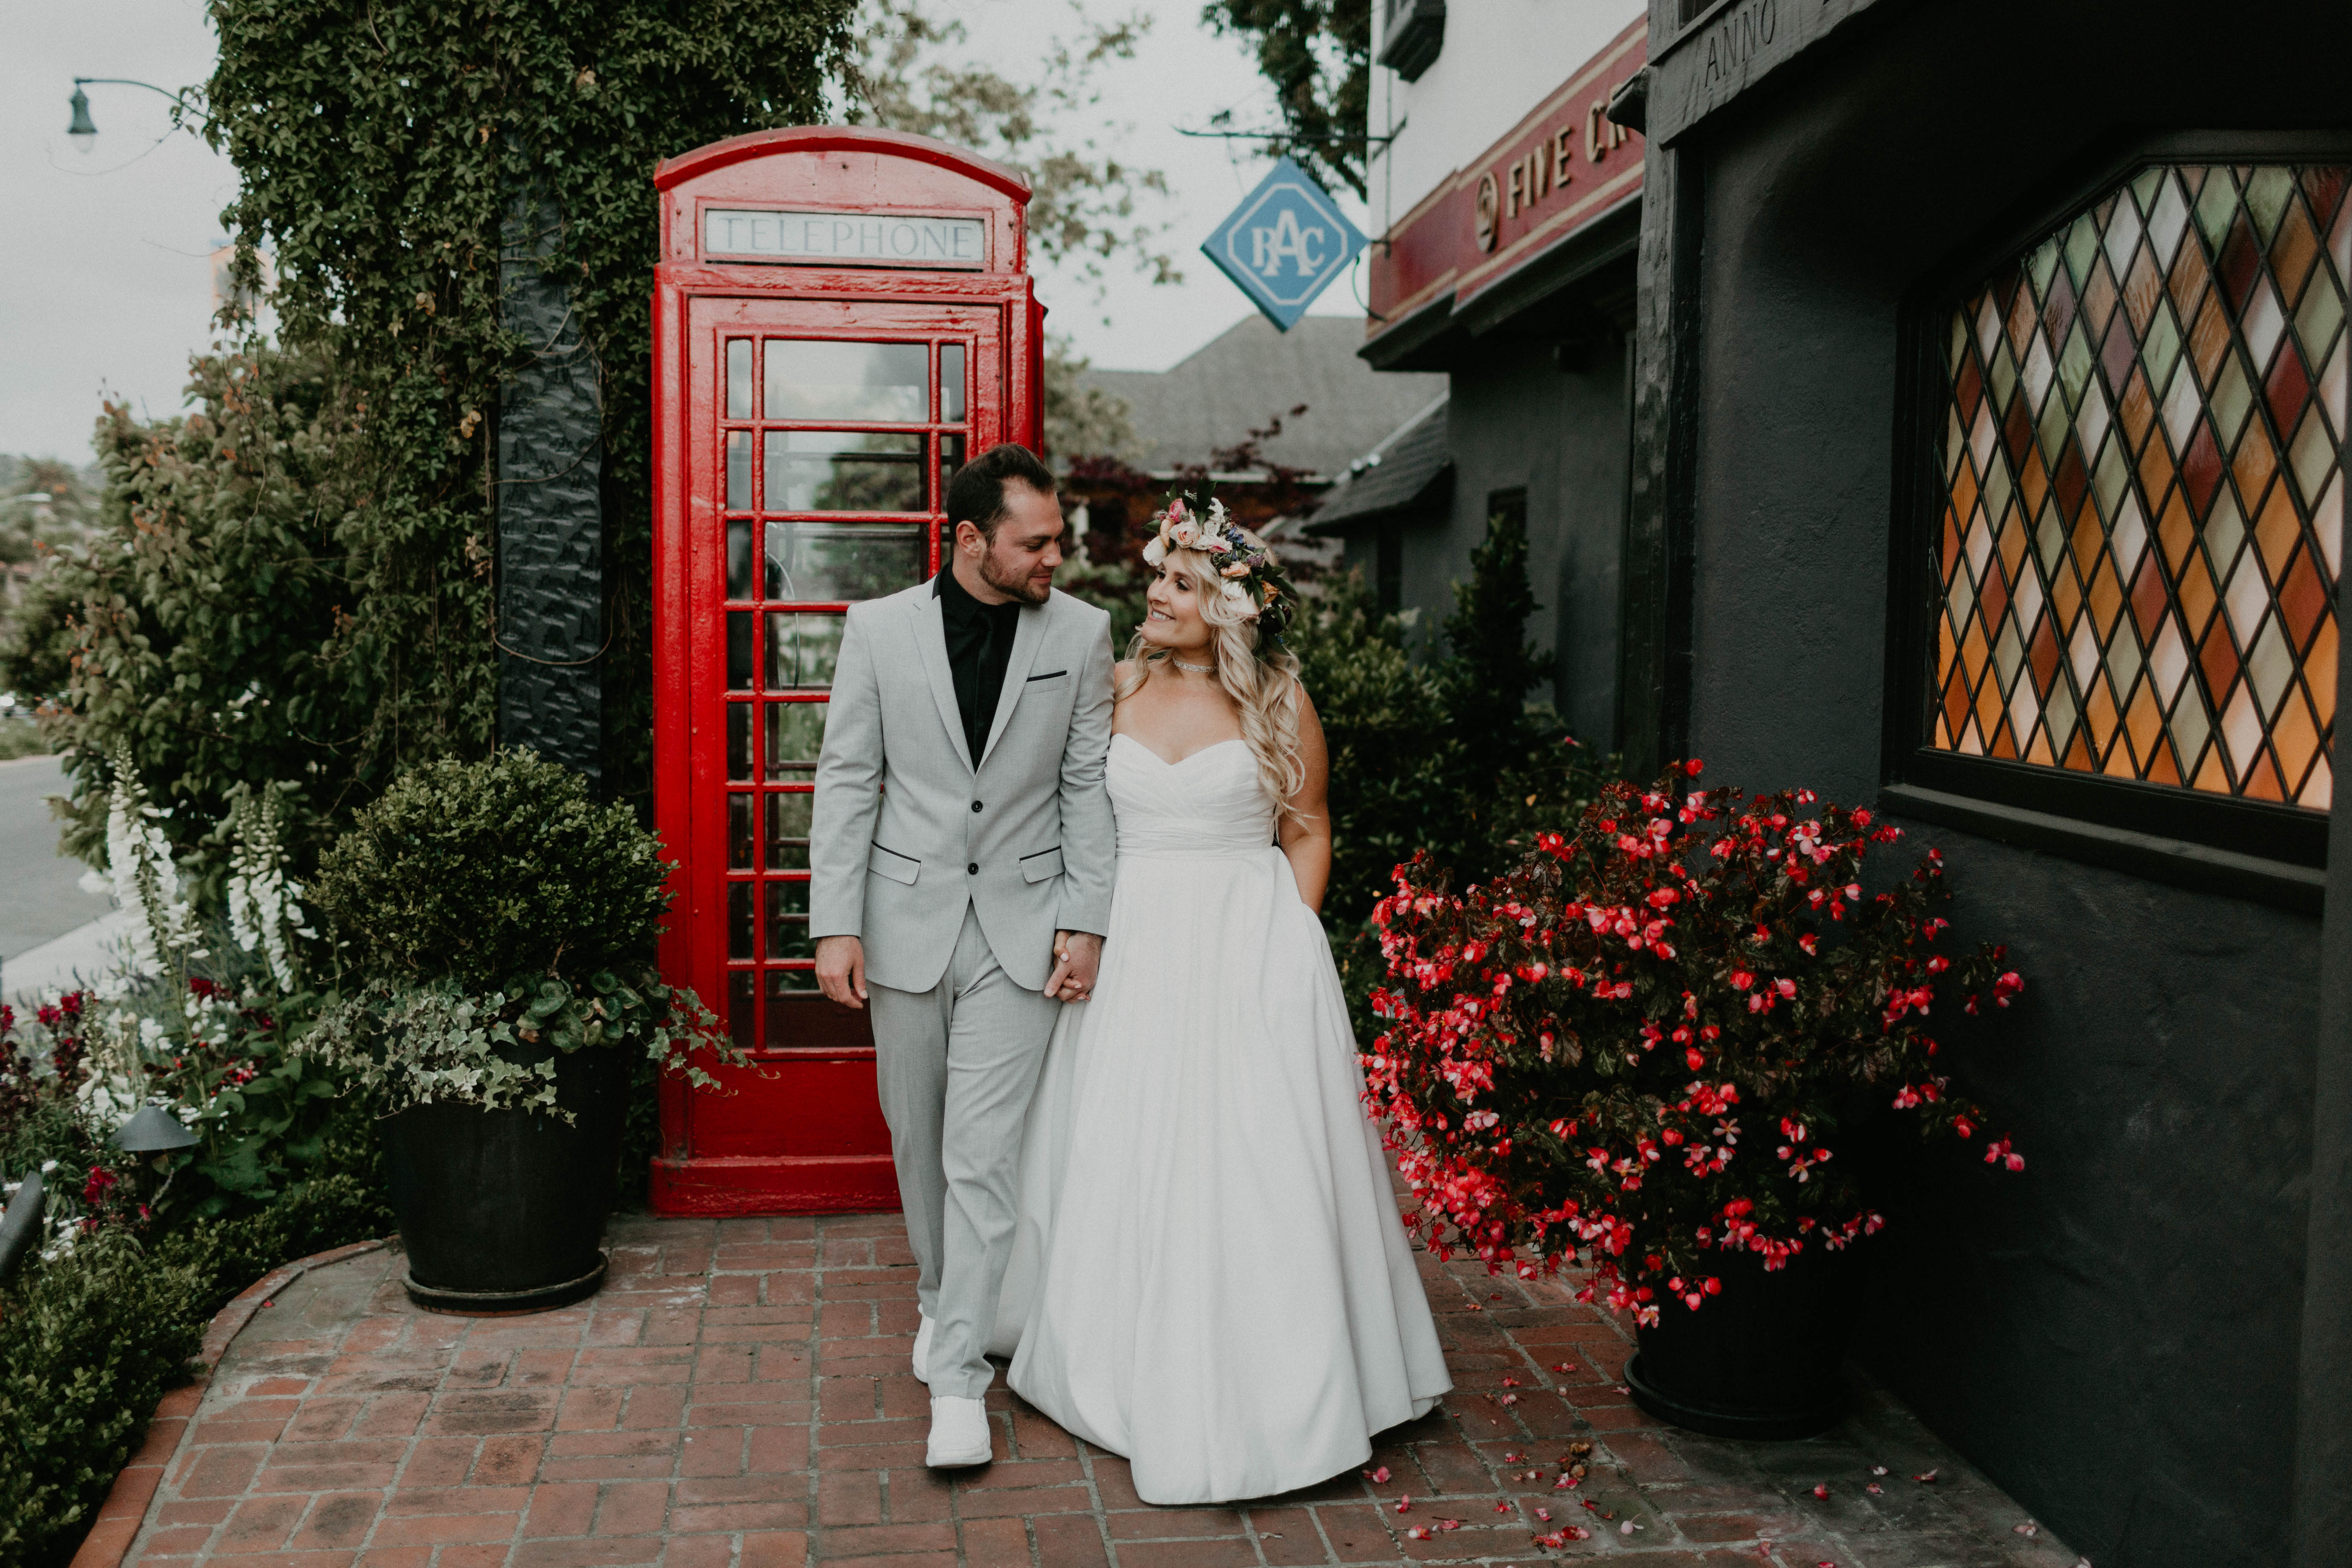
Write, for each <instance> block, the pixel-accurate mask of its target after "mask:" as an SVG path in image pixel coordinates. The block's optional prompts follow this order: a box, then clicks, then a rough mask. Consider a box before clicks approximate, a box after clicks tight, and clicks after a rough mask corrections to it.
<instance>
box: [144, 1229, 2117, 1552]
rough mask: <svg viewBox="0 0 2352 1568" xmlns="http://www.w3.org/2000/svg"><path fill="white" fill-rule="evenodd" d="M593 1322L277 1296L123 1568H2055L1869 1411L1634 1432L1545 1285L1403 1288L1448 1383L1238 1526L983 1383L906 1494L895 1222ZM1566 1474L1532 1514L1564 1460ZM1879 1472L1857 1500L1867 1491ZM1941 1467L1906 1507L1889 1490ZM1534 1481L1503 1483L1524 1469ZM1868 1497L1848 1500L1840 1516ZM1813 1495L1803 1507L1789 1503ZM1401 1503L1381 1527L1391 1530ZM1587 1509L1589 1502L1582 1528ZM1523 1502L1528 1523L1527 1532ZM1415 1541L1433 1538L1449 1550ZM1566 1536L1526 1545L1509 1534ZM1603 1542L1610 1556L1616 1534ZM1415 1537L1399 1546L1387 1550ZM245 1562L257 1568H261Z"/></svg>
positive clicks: (1435, 1270) (360, 1295) (915, 1435)
mask: <svg viewBox="0 0 2352 1568" xmlns="http://www.w3.org/2000/svg"><path fill="white" fill-rule="evenodd" d="M611 1239H612V1246H613V1264H614V1275H613V1279H612V1280H611V1282H610V1283H609V1284H608V1285H607V1287H606V1288H605V1289H604V1292H603V1294H601V1295H600V1296H598V1297H597V1298H596V1299H595V1300H593V1302H590V1303H587V1304H584V1305H582V1306H580V1307H577V1308H573V1309H571V1310H565V1311H560V1312H551V1313H545V1314H541V1315H539V1316H535V1317H526V1318H505V1319H479V1320H467V1319H458V1318H447V1317H436V1316H433V1315H429V1314H425V1313H421V1312H418V1311H416V1310H414V1309H412V1308H411V1307H410V1306H409V1305H408V1304H407V1301H406V1300H405V1299H404V1297H403V1295H402V1294H401V1291H400V1289H399V1285H398V1279H399V1270H400V1268H402V1267H403V1260H402V1258H401V1257H400V1255H399V1254H398V1253H397V1252H396V1251H393V1250H383V1251H376V1252H373V1253H368V1254H365V1255H363V1256H361V1257H356V1258H347V1259H344V1260H342V1261H341V1262H337V1263H333V1264H331V1265H328V1266H326V1267H324V1268H319V1269H316V1270H314V1271H313V1272H311V1273H310V1274H309V1275H307V1276H305V1277H304V1278H302V1279H299V1280H298V1281H296V1282H295V1283H294V1284H293V1285H291V1286H289V1287H288V1288H286V1289H285V1290H284V1291H283V1293H282V1296H281V1297H280V1298H279V1299H278V1300H275V1301H274V1303H273V1304H272V1305H271V1306H270V1307H269V1308H268V1309H266V1310H259V1311H257V1312H256V1313H255V1314H254V1317H253V1320H252V1321H251V1322H250V1323H249V1324H248V1325H247V1327H246V1328H245V1330H244V1331H242V1332H241V1333H240V1334H239V1335H238V1336H237V1338H236V1340H235V1341H234V1342H232V1343H231V1346H230V1348H229V1351H228V1353H227V1355H226V1357H225V1358H224V1360H223V1362H222V1363H221V1366H220V1368H219V1371H218V1373H217V1374H216V1375H215V1377H214V1379H213V1381H212V1384H211V1386H210V1387H209V1389H207V1390H206V1391H205V1396H204V1400H203V1403H202V1405H201V1406H200V1407H199V1409H198V1411H197V1415H196V1419H195V1421H194V1424H193V1425H192V1426H191V1427H190V1429H189V1430H188V1432H187V1434H186V1436H184V1438H183V1439H182V1441H181V1443H180V1446H179V1447H178V1451H177V1452H176V1454H174V1455H173V1458H172V1459H171V1461H170V1464H169V1468H168V1469H167V1471H166V1473H165V1476H164V1479H163V1485H162V1487H161V1488H160V1489H159V1490H158V1491H157V1493H156V1496H155V1498H154V1500H153V1503H152V1506H151V1507H150V1509H149V1511H148V1516H147V1519H146V1521H145V1523H144V1525H143V1526H142V1528H141V1531H140V1533H139V1536H138V1539H137V1542H136V1543H135V1545H134V1547H133V1549H132V1554H131V1561H132V1562H134V1563H142V1564H152V1565H161V1564H164V1563H183V1562H188V1561H200V1562H211V1561H214V1560H215V1559H227V1558H230V1557H236V1558H238V1559H239V1561H267V1562H271V1563H287V1564H301V1565H303V1568H313V1565H315V1568H351V1565H352V1564H363V1565H365V1568H491V1565H495V1564H507V1565H512V1568H603V1565H608V1564H612V1565H618V1564H637V1563H646V1564H660V1565H662V1568H800V1565H801V1564H803V1563H806V1562H808V1561H809V1560H811V1559H816V1560H821V1561H823V1562H825V1563H858V1564H862V1565H865V1568H948V1565H950V1564H971V1565H973V1568H994V1565H997V1564H1007V1565H1031V1568H1226V1565H1234V1568H1291V1565H1299V1564H1311V1563H1418V1562H1454V1561H1468V1562H1479V1563H1517V1564H1522V1565H1532V1564H1535V1563H1539V1562H1541V1561H1543V1560H1544V1559H1545V1558H1547V1557H1581V1556H1592V1555H1605V1556H1607V1557H1609V1558H1610V1559H1611V1560H1612V1562H1615V1563H1622V1564H1625V1565H1627V1568H1632V1565H1634V1564H1658V1565H1664V1564H1668V1563H1673V1564H1690V1563H1743V1564H1755V1563H1773V1564H1778V1565H1780V1568H1817V1565H1819V1564H1822V1563H1836V1564H1838V1568H1930V1565H1937V1564H1948V1565H1954V1568H1977V1565H1983V1568H2072V1565H2073V1564H2074V1563H2075V1561H2076V1559H2075V1557H2074V1553H2073V1552H2068V1551H2066V1550H2064V1549H2063V1547H2062V1546H2060V1544H2059V1543H2058V1542H2056V1541H2054V1540H2053V1539H2052V1538H2051V1537H2050V1536H2049V1535H2048V1534H2047V1533H2046V1532H2042V1533H2041V1534H2039V1535H2037V1536H2034V1537H2031V1538H2029V1537H2027V1536H2025V1535H2022V1534H2021V1533H2018V1532H2017V1531H2016V1529H2015V1527H2016V1526H2018V1525H2020V1524H2022V1523H2026V1522H2027V1521H2025V1519H2024V1516H2023V1515H2022V1514H2021V1513H2020V1512H2019V1511H2018V1510H2017V1509H2016V1508H2015V1506H2014V1505H2013V1504H2011V1502H2010V1501H2009V1500H2008V1499H2006V1498H2005V1497H2003V1496H2002V1495H2001V1494H2000V1492H1999V1491H1998V1490H1996V1489H1993V1488H1992V1487H1991V1486H1990V1485H1989V1484H1988V1483H1986V1482H1985V1481H1983V1480H1982V1479H1979V1478H1978V1477H1977V1476H1976V1475H1975V1474H1974V1472H1972V1471H1971V1470H1969V1468H1967V1467H1966V1466H1965V1465H1963V1464H1962V1463H1960V1462H1959V1461H1958V1459H1957V1458H1955V1457H1954V1456H1953V1455H1952V1454H1951V1453H1950V1452H1949V1451H1948V1450H1945V1449H1943V1448H1942V1447H1940V1446H1939V1445H1937V1443H1935V1442H1934V1440H1933V1439H1931V1438H1929V1437H1928V1436H1927V1435H1926V1434H1925V1433H1924V1432H1923V1431H1921V1430H1920V1429H1919V1428H1918V1427H1917V1426H1916V1424H1915V1423H1913V1422H1912V1421H1911V1420H1910V1418H1909V1417H1908V1415H1906V1414H1905V1413H1904V1412H1903V1411H1902V1410H1901V1409H1900V1408H1899V1407H1897V1406H1895V1405H1892V1404H1891V1403H1889V1402H1887V1401H1885V1400H1884V1399H1879V1398H1869V1397H1866V1398H1865V1399H1864V1402H1863V1408H1862V1409H1861V1410H1860V1411H1859V1412H1858V1413H1857V1414H1856V1415H1854V1416H1853V1418H1852V1419H1850V1420H1849V1421H1848V1422H1847V1423H1846V1425H1845V1426H1843V1427H1842V1428H1841V1429H1839V1430H1838V1431H1837V1432H1835V1433H1832V1435H1831V1436H1828V1437H1825V1438H1822V1439H1820V1440H1818V1441H1814V1442H1810V1443H1794V1444H1775V1445H1743V1444H1736V1443H1728V1442H1720V1441H1716V1440H1713V1439H1708V1438H1701V1437H1695V1436H1690V1435H1688V1434H1685V1433H1681V1432H1676V1431H1674V1430H1671V1429H1666V1428H1660V1427H1658V1426H1654V1425H1652V1424H1651V1423H1650V1422H1649V1419H1648V1417H1646V1416H1644V1415H1643V1414H1642V1413H1641V1412H1640V1411H1638V1410H1637V1409H1635V1408H1634V1407H1633V1405H1631V1404H1630V1403H1628V1402H1627V1400H1626V1399H1625V1397H1624V1395H1623V1394H1622V1393H1620V1392H1619V1391H1618V1388H1617V1384H1616V1380H1617V1375H1618V1370H1619V1368H1620V1367H1621V1366H1622V1363H1623V1361H1624V1358H1625V1356H1626V1354H1627V1353H1628V1352H1629V1350H1630V1347H1629V1345H1628V1344H1627V1342H1626V1341H1625V1339H1624V1337H1623V1336H1622V1334H1621V1333H1620V1332H1619V1331H1617V1329H1616V1328H1615V1326H1614V1325H1613V1324H1612V1323H1611V1322H1610V1321H1607V1320H1606V1319H1604V1318H1602V1317H1601V1316H1600V1315H1599V1314H1597V1313H1595V1312H1594V1311H1592V1310H1590V1309H1585V1308H1579V1307H1577V1306H1575V1305H1574V1304H1572V1303H1570V1301H1568V1300H1567V1299H1566V1297H1565V1295H1564V1294H1563V1293H1562V1292H1560V1291H1559V1289H1556V1288H1553V1287H1549V1286H1536V1287H1522V1286H1520V1285H1518V1284H1517V1283H1514V1282H1510V1281H1503V1280H1490V1279H1487V1278H1486V1276H1485V1275H1484V1274H1483V1273H1480V1272H1478V1271H1476V1270H1475V1268H1471V1269H1457V1270H1455V1271H1448V1270H1447V1269H1444V1268H1440V1267H1439V1266H1438V1265H1437V1264H1436V1262H1435V1261H1434V1260H1433V1259H1432V1258H1426V1257H1424V1258H1423V1273H1424V1277H1425V1278H1426V1279H1427V1280H1428V1282H1429V1285H1430V1291H1431V1300H1432V1304H1433V1306H1434V1307H1435V1308H1436V1310H1437V1311H1438V1313H1439V1323H1440V1325H1441V1329H1442V1331H1443V1332H1444V1336H1445V1341H1446V1348H1447V1353H1448V1356H1449V1358H1450V1360H1451V1363H1452V1365H1453V1370H1454V1378H1455V1380H1456V1381H1457V1382H1458V1383H1459V1384H1461V1387H1460V1388H1459V1389H1458V1390H1457V1391H1456V1392H1455V1393H1454V1394H1453V1395H1452V1396H1451V1397H1450V1398H1449V1399H1448V1400H1447V1401H1446V1402H1445V1405H1444V1408H1443V1409H1441V1410H1439V1411H1436V1412H1433V1414H1432V1415H1429V1416H1428V1417H1426V1418H1425V1419H1423V1420H1421V1421H1418V1422H1415V1423H1413V1424H1412V1426H1406V1427H1402V1428H1399V1429H1397V1430H1396V1431H1394V1432H1391V1433H1389V1434H1387V1436H1386V1440H1385V1441H1384V1443H1383V1444H1382V1446H1381V1449H1380V1451H1379V1453H1378V1454H1377V1455H1376V1456H1375V1457H1374V1458H1373V1461H1372V1463H1373V1465H1374V1466H1384V1467H1386V1468H1387V1469H1388V1471H1389V1478H1388V1479H1387V1480H1386V1481H1384V1482H1376V1481H1374V1480H1372V1479H1369V1478H1367V1477H1365V1476H1359V1475H1349V1476H1344V1477H1340V1478H1338V1479H1333V1480H1331V1481H1328V1482H1327V1483H1325V1484H1324V1485H1322V1486H1319V1487H1316V1488H1313V1489H1309V1490H1307V1491H1303V1492H1297V1493H1293V1494H1290V1495H1288V1496H1286V1497H1281V1498H1275V1499H1271V1500H1265V1501H1264V1502H1261V1503H1255V1504H1251V1505H1249V1506H1246V1507H1241V1508H1221V1507H1203V1508H1181V1509H1159V1508H1151V1507H1149V1506H1148V1505H1146V1504H1144V1503H1142V1502H1140V1501H1139V1500H1138V1499H1137V1497H1136V1495H1135V1492H1134V1490H1133V1489H1132V1487H1131V1486H1130V1485H1129V1478H1128V1470H1127V1465H1126V1463H1125V1462H1124V1461H1123V1460H1120V1459H1118V1458H1114V1457H1112V1456H1109V1455H1107V1454H1103V1453H1100V1452H1097V1451H1095V1450H1093V1449H1090V1448H1088V1447H1087V1446H1085V1445H1083V1444H1079V1443H1076V1442H1074V1441H1073V1440H1072V1439H1071V1438H1070V1437H1069V1436H1067V1435H1066V1434H1065V1433H1064V1432H1063V1431H1062V1430H1061V1429H1060V1428H1059V1427H1057V1426H1054V1425H1053V1424H1052V1423H1051V1422H1049V1421H1047V1420H1046V1419H1045V1418H1044V1417H1043V1416H1041V1415H1037V1414H1036V1413H1035V1412H1034V1411H1032V1410H1030V1409H1028V1408H1027V1407H1026V1406H1025V1405H1022V1404H1021V1403H1020V1402H1019V1401H1017V1400H1015V1399H1013V1397H1012V1396H1011V1395H1010V1394H1008V1393H1007V1392H1006V1391H1005V1389H1004V1388H1003V1384H1002V1383H1000V1384H998V1386H997V1387H996V1389H995V1390H993V1391H992V1393H991V1394H990V1395H989V1404H990V1406H991V1408H992V1410H993V1411H994V1413H995V1414H994V1422H995V1426H996V1454H997V1458H996V1462H995V1463H994V1464H993V1465H992V1466H990V1467H988V1468H985V1469H981V1470H974V1471H965V1472H961V1474H960V1475H958V1476H957V1477H956V1478H955V1479H952V1480H950V1479H944V1478H942V1477H940V1476H937V1475H934V1474H932V1473H931V1472H929V1471H928V1470H926V1469H925V1468H923V1436H924V1430H925V1426H926V1421H927V1417H928V1414H929V1404H928V1395H927V1393H926V1391H925V1390H924V1388H923V1387H922V1385H921V1384H918V1383H917V1382H916V1381H915V1380H914V1378H913V1377H912V1376H911V1375H910V1374H909V1373H908V1367H907V1360H908V1349H909V1347H910V1345H911V1343H912V1335H913V1331H914V1329H915V1321H916V1313H915V1291H914V1270H913V1268H912V1267H911V1260H910V1258H909V1257H908V1251H907V1247H906V1240H905V1236H904V1233H903V1231H902V1230H901V1229H900V1228H899V1223H898V1216H897V1215H858V1216H852V1217H844V1218H836V1219H825V1220H810V1219H778V1220H730V1221H659V1220H655V1219H652V1218H649V1217H646V1216H642V1215H637V1216H629V1217H625V1218H623V1219H621V1220H619V1221H616V1222H615V1224H614V1232H613V1236H612V1238H611ZM1579 1443H1590V1444H1591V1445H1592V1446H1593V1447H1592V1449H1591V1454H1590V1456H1589V1466H1590V1473H1589V1474H1588V1475H1587V1476H1586V1477H1585V1479H1584V1481H1583V1484H1582V1486H1581V1487H1580V1488H1579V1489H1576V1490H1573V1491H1559V1490H1555V1489H1554V1484H1553V1483H1554V1478H1555V1477H1556V1476H1557V1475H1558V1474H1559V1461H1560V1460H1561V1459H1562V1458H1564V1457H1566V1456H1568V1455H1569V1454H1570V1450H1571V1446H1572V1445H1575V1444H1579ZM1874 1465H1884V1466H1885V1467H1886V1469H1887V1474H1886V1475H1885V1477H1883V1478H1874V1475H1873V1473H1872V1470H1871V1467H1872V1466H1874ZM1930 1467H1934V1468H1937V1471H1938V1472H1939V1473H1938V1477H1937V1481H1936V1482H1935V1483H1934V1484H1933V1485H1921V1484H1919V1483H1917V1482H1916V1481H1914V1480H1912V1479H1910V1478H1911V1477H1912V1476H1913V1475H1915V1474H1916V1473H1918V1472H1921V1471H1925V1470H1927V1468H1930ZM1530 1472H1534V1474H1533V1475H1532V1477H1530ZM1874 1479H1875V1480H1876V1484H1877V1485H1878V1486H1880V1487H1881V1488H1882V1491H1881V1492H1880V1493H1879V1494H1878V1495H1872V1494H1871V1493H1870V1492H1869V1491H1868V1490H1867V1488H1868V1486H1869V1485H1871V1484H1872V1483H1873V1481H1874ZM1822 1483H1826V1484H1827V1486H1828V1487H1829V1489H1830V1491H1829V1496H1828V1499H1827V1500H1826V1501H1823V1500H1816V1499H1815V1498H1814V1497H1813V1496H1812V1495H1811V1489H1812V1488H1813V1487H1814V1486H1815V1485H1816V1484H1822ZM1407 1495H1410V1497H1411V1498H1412V1508H1411V1510H1410V1511H1409V1512H1404V1513H1399V1512H1398V1511H1396V1510H1397V1509H1398V1507H1399V1505H1400V1503H1401V1501H1402V1499H1403V1498H1404V1497H1406V1496H1407ZM1580 1499H1581V1500H1588V1501H1589V1502H1590V1503H1591V1505H1592V1506H1591V1509H1590V1510H1588V1509H1587V1508H1584V1507H1580V1506H1579V1500H1580ZM1538 1509H1549V1510H1550V1512H1551V1515H1552V1520H1553V1522H1552V1523H1550V1524H1546V1523H1544V1522H1542V1521H1541V1520H1540V1519H1539V1517H1538V1514H1537V1513H1536V1510H1538ZM1447 1521H1457V1522H1458V1528H1454V1527H1452V1526H1451V1525H1449V1524H1448V1523H1447ZM1566 1521H1575V1522H1577V1523H1579V1524H1580V1525H1582V1526H1584V1527H1586V1528H1588V1529H1590V1530H1591V1531H1592V1534H1591V1539H1590V1540H1588V1541H1584V1542H1576V1543H1573V1544H1570V1545H1568V1546H1566V1547H1564V1548H1562V1549H1559V1550H1555V1551H1550V1552H1546V1551H1541V1550H1538V1548H1537V1547H1536V1546H1535V1545H1534V1544H1533V1536H1534V1535H1535V1534H1536V1533H1537V1532H1538V1531H1547V1530H1550V1529H1554V1528H1556V1527H1557V1525H1558V1524H1559V1523H1561V1522H1566ZM1628 1525H1630V1526H1632V1530H1631V1531H1630V1532H1629V1531H1626V1529H1625V1527H1626V1526H1628ZM1416 1528H1420V1529H1428V1530H1433V1531H1434V1532H1433V1534H1432V1535H1431V1536H1430V1537H1429V1539H1426V1540H1416V1539H1414V1538H1413V1537H1412V1535H1411V1534H1409V1533H1408V1532H1409V1531H1412V1530H1414V1529H1416ZM253 1554H258V1555H257V1556H256V1555H253Z"/></svg>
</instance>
